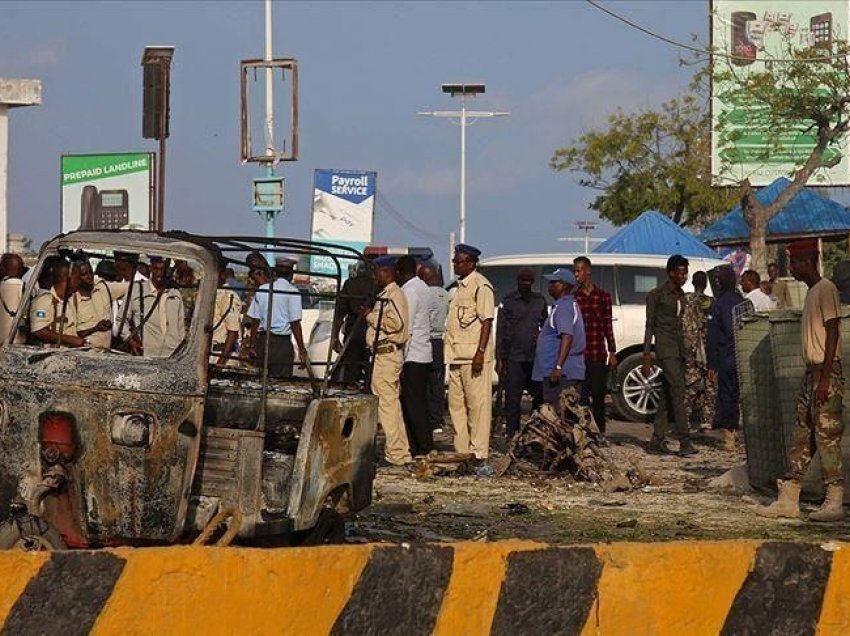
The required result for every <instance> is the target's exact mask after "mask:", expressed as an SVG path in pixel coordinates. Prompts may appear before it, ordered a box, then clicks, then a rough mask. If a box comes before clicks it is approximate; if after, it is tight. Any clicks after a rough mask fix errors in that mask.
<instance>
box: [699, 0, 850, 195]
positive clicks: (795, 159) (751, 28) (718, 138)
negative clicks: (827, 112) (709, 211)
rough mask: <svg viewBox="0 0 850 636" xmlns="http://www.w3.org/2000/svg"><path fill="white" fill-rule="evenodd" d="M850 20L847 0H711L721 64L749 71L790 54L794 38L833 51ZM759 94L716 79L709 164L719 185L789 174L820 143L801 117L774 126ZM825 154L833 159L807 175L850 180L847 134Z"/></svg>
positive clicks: (816, 179)
mask: <svg viewBox="0 0 850 636" xmlns="http://www.w3.org/2000/svg"><path fill="white" fill-rule="evenodd" d="M848 24H850V0H713V2H712V11H711V40H712V47H713V50H715V51H717V52H718V53H719V54H720V55H718V56H717V57H716V58H715V64H716V65H717V66H716V68H717V70H720V71H722V70H731V71H733V74H734V76H736V77H737V78H739V79H741V78H745V77H746V76H747V74H750V73H754V72H756V73H757V72H760V71H763V70H764V69H765V64H770V63H771V60H781V59H784V58H787V57H788V51H787V49H786V47H788V45H789V44H790V45H791V46H792V47H793V48H794V49H799V50H804V49H808V48H814V49H817V50H823V51H824V52H825V55H828V52H829V51H830V50H832V44H833V43H834V42H836V41H837V40H842V41H847V40H848V37H847V33H848ZM728 56H731V57H728ZM812 63H818V62H812ZM783 89H787V90H792V89H791V88H790V87H788V88H786V87H783ZM754 101H755V100H752V101H751V100H749V99H748V97H747V95H746V94H745V93H743V92H742V91H740V90H735V85H734V84H730V82H729V81H727V82H722V81H716V80H715V81H714V82H712V90H711V109H712V135H711V169H712V170H711V171H712V176H713V179H714V183H715V184H717V185H734V184H736V183H738V182H740V181H742V180H744V179H749V180H750V183H751V184H752V185H756V186H759V185H767V184H769V183H772V182H773V181H774V180H776V179H777V178H778V177H781V176H789V175H791V174H792V173H793V171H794V170H795V168H799V167H800V166H801V165H802V164H803V163H804V162H805V161H806V159H807V158H808V157H809V155H810V154H811V152H812V149H813V148H814V147H815V145H816V143H817V131H815V130H812V129H809V128H808V127H807V126H806V125H805V124H803V123H802V122H801V124H800V126H799V127H797V128H795V127H794V126H791V127H790V128H789V129H788V130H786V131H784V132H782V134H779V135H777V134H773V135H771V134H769V132H768V130H767V117H766V113H765V111H764V108H765V107H764V106H763V105H761V104H758V103H753V102H754ZM823 158H824V160H825V161H828V162H831V163H832V162H834V163H835V165H834V166H833V167H831V168H822V169H820V170H818V171H816V172H815V173H814V175H813V177H812V179H811V181H810V183H813V184H822V185H848V184H850V152H849V151H848V143H847V140H846V139H844V140H843V141H842V142H841V143H840V144H837V145H835V146H830V147H829V148H827V150H826V152H825V154H824V157H823Z"/></svg>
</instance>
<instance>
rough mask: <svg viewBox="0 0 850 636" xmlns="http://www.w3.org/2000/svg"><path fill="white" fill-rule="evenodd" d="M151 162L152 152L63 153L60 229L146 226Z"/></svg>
mask: <svg viewBox="0 0 850 636" xmlns="http://www.w3.org/2000/svg"><path fill="white" fill-rule="evenodd" d="M153 164H154V155H153V153H151V152H136V153H114V154H102V155H62V160H61V171H62V204H61V219H60V223H61V227H62V232H72V231H74V230H120V229H134V230H147V229H149V228H150V219H151V210H152V207H151V206H152V203H153V197H152V179H153V176H152V175H153Z"/></svg>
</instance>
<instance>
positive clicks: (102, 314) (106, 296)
mask: <svg viewBox="0 0 850 636" xmlns="http://www.w3.org/2000/svg"><path fill="white" fill-rule="evenodd" d="M73 271H74V274H73V275H72V278H74V279H75V280H76V279H77V278H78V279H79V287H78V289H77V291H76V292H74V295H73V296H72V297H71V303H72V304H73V306H74V314H75V315H76V319H77V334H78V335H79V336H80V337H81V338H84V339H85V341H86V344H88V345H89V346H91V348H92V349H99V350H104V349H110V348H111V347H112V305H113V303H114V302H115V301H116V300H119V299H121V298H123V297H124V294H126V292H127V287H128V283H124V282H121V283H112V282H109V281H105V280H96V279H95V276H94V271H93V270H92V268H91V264H90V263H89V262H88V260H78V261H75V262H74V264H73Z"/></svg>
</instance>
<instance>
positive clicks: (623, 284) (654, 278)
mask: <svg viewBox="0 0 850 636" xmlns="http://www.w3.org/2000/svg"><path fill="white" fill-rule="evenodd" d="M616 272H617V295H618V298H619V301H620V304H621V305H643V304H645V303H646V295H647V294H648V293H649V292H650V291H652V290H653V289H655V288H656V287H658V286H659V285H661V284H662V283H663V282H664V281H665V280H666V279H667V273H666V271H665V270H664V268H663V267H640V266H630V265H618V266H617V268H616Z"/></svg>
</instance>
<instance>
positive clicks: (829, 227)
mask: <svg viewBox="0 0 850 636" xmlns="http://www.w3.org/2000/svg"><path fill="white" fill-rule="evenodd" d="M790 183H791V182H790V181H789V180H788V179H786V178H785V177H780V178H778V179H777V180H776V181H774V182H773V183H771V184H770V185H769V186H765V187H764V188H761V189H760V190H758V191H756V199H758V200H759V202H761V203H762V205H769V204H770V203H771V201H773V200H774V199H776V197H777V196H779V193H780V192H782V191H783V190H785V188H787V187H788V186H789V185H790ZM848 233H850V213H848V211H847V208H845V207H844V206H843V205H841V204H840V203H836V202H835V201H833V200H831V199H827V198H826V197H822V196H821V195H819V194H818V193H817V192H815V191H814V190H812V189H810V188H803V189H802V190H801V191H800V192H799V193H798V194H797V196H795V197H794V198H793V199H791V201H789V202H788V205H786V206H785V207H784V208H783V209H782V211H781V212H780V213H779V214H777V215H776V216H775V217H773V218H772V219H771V220H770V222H769V223H768V224H767V240H768V241H770V240H773V241H779V240H782V239H797V238H804V237H811V236H830V235H837V234H841V235H846V234H848ZM700 239H702V240H703V241H705V242H706V243H709V244H712V245H735V244H738V243H747V242H749V240H750V229H749V227H747V222H746V221H744V215H743V213H742V212H741V206H740V205H738V206H736V207H735V208H734V209H733V210H732V211H731V212H729V213H728V214H727V215H726V216H724V217H723V218H722V219H720V220H719V221H717V222H716V223H714V224H713V225H710V226H709V227H707V228H706V229H705V230H704V231H703V233H702V234H700Z"/></svg>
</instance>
